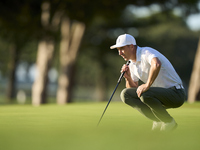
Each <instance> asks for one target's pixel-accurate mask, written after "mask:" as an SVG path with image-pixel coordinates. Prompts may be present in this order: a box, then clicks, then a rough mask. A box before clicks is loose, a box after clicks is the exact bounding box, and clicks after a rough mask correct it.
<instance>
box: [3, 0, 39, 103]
mask: <svg viewBox="0 0 200 150" xmlns="http://www.w3.org/2000/svg"><path fill="white" fill-rule="evenodd" d="M36 8H37V3H34V4H33V3H32V1H20V2H19V1H12V2H10V1H5V0H2V1H1V2H0V28H1V31H0V32H1V37H2V38H3V39H4V41H5V43H7V45H10V46H8V50H7V52H8V53H7V55H8V56H9V57H8V58H9V60H8V61H9V62H8V73H7V74H8V75H7V76H8V84H7V85H8V87H7V99H8V100H11V99H13V98H14V97H15V88H16V87H15V83H16V81H15V80H16V79H15V71H16V66H17V64H18V62H19V60H20V55H21V53H22V49H23V47H24V46H25V45H26V43H27V42H28V41H30V40H32V38H33V37H34V36H35V34H34V31H35V27H37V24H36V22H37V21H36V20H37V19H36V18H37V17H36V16H37V13H33V12H31V11H32V10H35V9H36ZM33 14H34V17H32V16H31V15H33ZM27 27H29V28H27Z"/></svg>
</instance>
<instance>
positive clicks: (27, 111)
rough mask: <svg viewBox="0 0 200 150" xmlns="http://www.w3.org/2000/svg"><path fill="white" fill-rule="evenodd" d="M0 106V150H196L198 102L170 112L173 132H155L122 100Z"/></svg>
mask: <svg viewBox="0 0 200 150" xmlns="http://www.w3.org/2000/svg"><path fill="white" fill-rule="evenodd" d="M105 106H106V103H75V104H69V105H65V106H59V105H55V104H51V105H44V106H40V107H33V106H30V105H21V106H20V105H4V106H0V147H1V149H2V150H79V149H80V150H121V149H123V150H133V149H134V150H135V149H136V150H160V149H162V150H169V149H171V150H178V149H182V150H188V149H192V150H197V149H199V147H200V143H199V138H200V134H199V133H200V103H195V104H184V105H183V106H182V107H181V108H178V109H170V110H169V112H170V114H171V115H172V116H173V117H174V118H175V120H176V121H177V123H178V125H179V126H178V128H177V130H175V131H173V132H170V133H163V132H152V131H151V126H152V122H151V121H149V120H147V119H146V118H144V117H143V116H142V115H141V114H140V113H138V112H137V111H136V110H134V109H132V108H131V107H129V106H127V105H125V104H123V103H122V102H111V104H110V105H109V107H108V109H107V111H106V113H105V115H104V117H103V119H102V121H101V123H100V125H99V126H98V127H97V123H98V121H99V119H100V117H101V114H102V112H103V110H104V108H105Z"/></svg>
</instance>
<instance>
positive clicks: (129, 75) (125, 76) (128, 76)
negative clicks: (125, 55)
mask: <svg viewBox="0 0 200 150" xmlns="http://www.w3.org/2000/svg"><path fill="white" fill-rule="evenodd" d="M122 72H125V74H124V78H125V79H127V78H130V77H131V73H130V69H129V66H128V65H126V64H124V65H123V66H122V69H121V73H122Z"/></svg>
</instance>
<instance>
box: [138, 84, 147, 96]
mask: <svg viewBox="0 0 200 150" xmlns="http://www.w3.org/2000/svg"><path fill="white" fill-rule="evenodd" d="M148 89H149V86H148V85H147V84H142V85H140V86H139V87H138V88H137V95H138V97H140V96H141V94H142V93H144V92H146V91H147V90H148Z"/></svg>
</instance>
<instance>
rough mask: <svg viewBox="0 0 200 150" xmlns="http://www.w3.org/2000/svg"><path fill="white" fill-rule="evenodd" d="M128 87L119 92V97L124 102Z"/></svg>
mask: <svg viewBox="0 0 200 150" xmlns="http://www.w3.org/2000/svg"><path fill="white" fill-rule="evenodd" d="M127 91H128V89H127V88H126V89H123V90H122V91H121V94H120V97H121V100H122V102H124V103H126V99H127V95H128V92H127Z"/></svg>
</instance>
